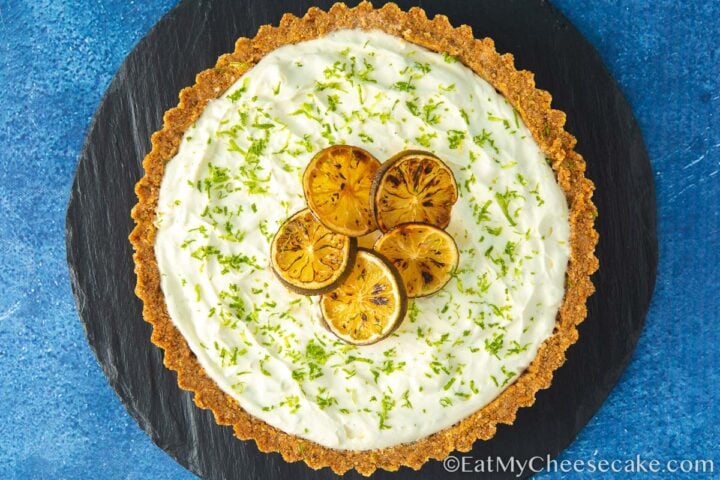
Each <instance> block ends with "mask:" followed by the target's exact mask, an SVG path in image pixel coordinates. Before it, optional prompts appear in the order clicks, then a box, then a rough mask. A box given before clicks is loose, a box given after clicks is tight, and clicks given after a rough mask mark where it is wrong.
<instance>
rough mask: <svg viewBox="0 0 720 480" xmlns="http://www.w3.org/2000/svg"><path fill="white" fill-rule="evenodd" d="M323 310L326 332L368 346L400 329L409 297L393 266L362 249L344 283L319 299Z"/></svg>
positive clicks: (349, 341)
mask: <svg viewBox="0 0 720 480" xmlns="http://www.w3.org/2000/svg"><path fill="white" fill-rule="evenodd" d="M320 309H321V311H322V315H323V319H324V320H325V324H326V326H327V328H328V329H329V330H330V331H331V332H333V333H334V334H335V335H337V336H338V337H339V338H340V339H342V340H345V341H346V342H348V343H352V344H355V345H369V344H371V343H375V342H377V341H379V340H382V339H383V338H385V337H387V336H388V335H390V334H391V333H392V332H393V331H394V330H395V329H396V328H397V327H398V325H400V323H401V322H402V319H403V318H404V317H405V312H406V311H407V296H406V294H405V288H404V287H403V284H402V280H401V279H400V276H399V275H398V272H397V270H396V269H395V267H393V266H392V264H390V263H389V262H388V261H387V260H385V259H384V258H382V257H381V256H379V255H377V254H375V253H373V252H371V251H369V250H365V249H359V250H358V253H357V257H356V259H355V264H354V266H353V267H352V271H351V272H350V274H349V275H348V277H347V278H346V279H345V281H344V282H343V283H342V284H341V285H340V286H339V287H337V288H336V289H335V290H333V291H331V292H328V293H326V294H324V295H323V296H322V297H320Z"/></svg>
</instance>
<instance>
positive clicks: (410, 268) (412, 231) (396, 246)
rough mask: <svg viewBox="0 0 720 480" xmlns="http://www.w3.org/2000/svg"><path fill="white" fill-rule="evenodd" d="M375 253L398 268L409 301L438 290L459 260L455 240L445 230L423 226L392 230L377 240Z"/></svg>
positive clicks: (406, 224) (405, 225)
mask: <svg viewBox="0 0 720 480" xmlns="http://www.w3.org/2000/svg"><path fill="white" fill-rule="evenodd" d="M375 250H376V251H377V252H379V253H380V254H382V255H383V256H384V257H385V258H387V259H388V260H389V261H390V262H391V263H392V264H393V265H395V267H396V268H397V269H398V271H399V272H400V276H401V277H402V279H403V283H404V284H405V289H406V290H407V294H408V297H410V298H415V297H424V296H426V295H430V294H433V293H435V292H437V291H438V290H440V289H441V288H442V287H443V286H445V284H446V283H447V282H448V281H449V280H450V277H451V276H452V273H453V271H454V270H455V268H456V267H457V264H458V259H459V255H458V249H457V245H455V240H453V238H452V237H451V236H450V235H448V234H447V233H446V232H445V231H444V230H442V229H440V228H437V227H434V226H432V225H428V224H424V223H405V224H402V225H398V226H397V227H395V228H392V229H391V230H389V231H388V232H387V233H385V234H384V235H383V236H382V237H380V238H379V239H378V241H377V242H376V243H375Z"/></svg>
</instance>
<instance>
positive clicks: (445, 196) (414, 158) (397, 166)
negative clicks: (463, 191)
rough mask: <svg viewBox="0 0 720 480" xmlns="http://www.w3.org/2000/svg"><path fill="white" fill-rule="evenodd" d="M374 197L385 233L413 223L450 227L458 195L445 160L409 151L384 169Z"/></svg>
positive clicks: (392, 160)
mask: <svg viewBox="0 0 720 480" xmlns="http://www.w3.org/2000/svg"><path fill="white" fill-rule="evenodd" d="M371 196H372V200H373V202H372V207H373V213H374V215H375V220H376V221H377V224H378V226H379V227H380V229H381V230H382V231H383V232H385V231H388V230H389V229H391V228H392V227H394V226H396V225H400V224H401V223H409V222H422V223H429V224H430V225H434V226H436V227H439V228H445V227H447V226H448V223H450V211H451V210H452V207H453V205H454V204H455V202H456V201H457V198H458V191H457V184H456V183H455V177H453V173H452V171H451V170H450V168H449V167H448V166H447V165H445V163H443V161H442V160H440V159H439V158H438V157H436V156H435V155H433V154H432V153H428V152H423V151H419V150H406V151H404V152H400V153H399V154H397V155H395V156H394V157H392V158H391V159H389V160H388V161H387V162H385V163H384V164H383V165H382V167H380V170H379V171H378V173H377V175H376V177H375V180H374V181H373V186H372V192H371Z"/></svg>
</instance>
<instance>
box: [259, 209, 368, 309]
mask: <svg viewBox="0 0 720 480" xmlns="http://www.w3.org/2000/svg"><path fill="white" fill-rule="evenodd" d="M356 250H357V241H356V240H355V239H354V238H350V237H348V236H346V235H342V234H339V233H335V232H333V231H331V230H329V229H328V228H326V227H325V226H324V225H323V224H322V223H320V222H318V220H317V219H316V218H315V216H314V215H313V214H312V212H311V211H310V210H308V209H305V210H301V211H300V212H298V213H296V214H295V215H293V216H292V217H290V218H289V219H288V220H286V221H285V223H283V224H282V225H281V226H280V229H279V230H278V231H277V233H276V234H275V238H273V240H272V243H271V245H270V263H271V265H272V269H273V271H274V272H275V274H276V275H277V277H278V278H279V279H280V281H281V282H282V283H283V284H285V286H287V287H288V288H289V289H291V290H293V291H295V292H297V293H302V294H305V295H317V294H321V293H323V292H327V291H330V290H332V289H333V288H335V286H337V285H338V284H339V283H340V282H341V281H342V280H343V279H344V278H345V276H347V274H348V273H350V267H351V266H352V261H353V259H354V256H355V251H356Z"/></svg>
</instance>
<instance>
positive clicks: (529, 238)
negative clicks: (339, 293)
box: [155, 30, 570, 450]
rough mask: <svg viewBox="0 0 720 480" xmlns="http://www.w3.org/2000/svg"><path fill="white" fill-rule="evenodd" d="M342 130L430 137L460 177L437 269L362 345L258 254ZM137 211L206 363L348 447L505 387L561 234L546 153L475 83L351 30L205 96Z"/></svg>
mask: <svg viewBox="0 0 720 480" xmlns="http://www.w3.org/2000/svg"><path fill="white" fill-rule="evenodd" d="M343 143H344V144H351V145H357V146H360V147H362V148H364V149H366V150H368V151H369V152H370V153H372V154H373V155H374V156H376V157H377V158H378V159H379V160H380V161H383V160H385V159H387V158H390V157H391V156H392V155H394V154H395V153H397V152H399V151H401V150H404V149H410V148H413V149H423V150H428V151H431V152H433V153H435V154H436V155H438V156H439V157H440V158H441V159H443V161H444V162H445V163H446V164H447V165H449V166H450V168H451V169H452V170H453V173H454V175H455V178H456V180H457V184H458V188H459V200H458V202H457V203H456V205H455V207H454V208H453V212H452V220H451V223H450V225H449V226H448V228H447V231H448V232H449V233H450V234H451V235H452V236H453V237H454V239H455V241H456V243H457V245H458V248H459V250H460V263H459V267H458V271H457V272H456V275H455V276H454V277H453V279H452V280H451V281H450V282H449V283H448V285H446V286H445V287H444V288H443V289H442V290H441V291H440V292H439V293H437V294H435V295H433V296H430V297H427V298H420V299H416V300H414V301H413V300H410V301H409V309H408V314H407V317H406V318H405V320H404V322H403V324H402V325H401V326H400V327H399V328H398V330H396V332H395V333H393V334H392V335H391V336H390V337H388V338H387V339H385V340H382V341H380V342H379V343H377V344H375V345H371V346H362V347H358V346H352V345H348V344H346V343H344V342H342V341H340V340H339V339H337V338H336V337H334V336H333V335H332V334H331V333H329V332H328V331H327V330H325V329H324V327H323V326H322V322H321V319H320V310H319V308H318V297H306V296H302V295H297V294H294V293H292V292H290V291H288V290H287V289H286V288H285V287H283V285H282V284H281V283H280V282H279V281H278V280H277V279H276V278H275V276H274V274H273V273H272V271H271V269H270V266H269V249H270V241H271V239H272V237H273V235H274V233H275V232H276V231H277V228H278V227H279V225H280V224H282V222H283V221H284V220H285V219H287V218H288V217H289V216H290V215H291V214H292V213H294V212H296V211H298V210H300V209H302V208H305V206H306V203H305V199H304V197H303V191H302V182H301V176H302V173H303V170H304V168H305V166H306V165H307V164H308V162H309V161H310V159H311V158H312V157H313V155H314V154H315V153H317V152H318V151H319V150H321V149H323V148H325V147H328V146H330V145H333V144H343ZM156 224H157V227H158V231H157V239H156V244H155V253H156V257H157V261H158V266H159V268H160V273H161V286H162V290H163V292H164V295H165V300H166V303H167V307H168V311H169V313H170V316H171V318H172V321H173V323H174V324H175V326H176V327H177V328H178V329H179V331H180V332H181V333H182V335H183V336H184V337H185V339H186V340H187V342H188V345H189V346H190V348H191V350H192V351H193V352H194V353H195V355H196V356H197V358H198V360H199V362H200V364H201V365H202V366H203V368H204V369H205V371H206V372H207V374H208V375H209V376H210V377H211V378H212V379H213V380H214V381H215V382H216V383H217V384H218V386H219V387H220V388H221V389H222V390H224V391H225V392H227V393H228V394H229V395H231V396H232V397H233V398H235V399H237V401H238V402H239V404H240V405H241V406H242V408H244V409H245V410H246V411H248V412H249V413H250V414H252V415H254V416H255V417H257V418H260V419H262V420H264V421H265V422H267V423H269V424H270V425H272V426H274V427H277V428H279V429H281V430H283V431H285V432H287V433H290V434H293V435H296V436H299V437H302V438H305V439H308V440H311V441H314V442H317V443H319V444H321V445H324V446H326V447H330V448H336V449H349V450H367V449H374V448H382V447H388V446H393V445H397V444H400V443H406V442H413V441H415V440H418V439H420V438H422V437H425V436H427V435H430V434H432V433H434V432H437V431H439V430H442V429H444V428H447V427H449V426H451V425H453V424H455V423H457V422H458V421H460V420H462V419H463V418H465V417H467V416H468V415H470V414H472V413H473V412H475V411H477V410H479V409H481V408H482V407H484V406H485V405H486V404H488V403H489V402H490V401H492V400H493V399H494V398H495V397H497V396H498V395H499V394H500V393H501V392H502V391H503V390H504V389H505V388H506V387H507V386H508V385H510V384H511V383H512V382H514V381H515V379H517V378H518V376H519V375H521V374H522V372H523V370H525V369H526V368H527V367H528V365H529V364H530V362H531V361H532V360H533V358H534V357H535V355H536V352H537V350H538V347H539V346H540V345H541V344H542V342H543V341H544V340H545V339H547V338H548V337H549V336H550V335H551V334H552V331H553V327H554V324H555V319H556V315H557V312H558V308H559V305H560V304H561V302H562V299H563V294H564V281H565V271H566V267H567V260H568V254H569V234H570V232H569V222H568V208H567V203H566V200H565V197H564V195H563V192H562V191H561V189H560V188H559V186H558V185H557V183H556V180H555V177H554V174H553V172H552V170H551V168H550V167H549V166H548V164H547V161H546V158H545V156H544V155H543V153H542V152H541V150H540V148H539V147H538V145H537V143H536V142H535V141H534V140H533V138H532V135H531V134H530V132H529V131H528V129H527V128H526V127H525V125H524V124H523V122H522V120H521V119H520V117H519V115H518V114H517V113H516V112H515V111H514V110H513V108H512V107H511V106H510V105H509V104H508V102H507V101H506V100H505V99H504V98H503V97H502V96H501V95H500V94H499V93H497V92H496V91H495V89H494V88H493V87H492V86H490V85H489V84H488V83H487V82H486V81H484V80H482V79H481V78H479V77H478V76H477V75H475V74H474V73H473V72H472V71H471V70H469V69H468V68H467V67H465V66H464V65H462V64H461V63H460V62H458V61H456V59H455V58H453V57H451V56H449V55H442V54H437V53H433V52H430V51H428V50H426V49H423V48H421V47H418V46H416V45H413V44H411V43H409V42H406V41H404V40H402V39H399V38H397V37H394V36H391V35H387V34H385V33H381V32H377V31H372V32H365V31H359V30H344V31H339V32H335V33H332V34H330V35H327V36H325V37H323V38H320V39H317V40H312V41H307V42H303V43H299V44H295V45H289V46H285V47H282V48H279V49H277V50H275V51H273V52H271V53H270V54H268V55H266V56H265V57H264V58H263V59H262V60H261V61H260V62H259V63H258V64H257V65H255V66H254V67H252V68H251V69H250V70H249V71H248V72H247V73H245V74H244V75H243V76H242V77H241V78H240V79H238V81H237V82H236V83H235V84H234V85H233V86H232V87H230V88H229V89H228V90H227V92H225V93H224V94H223V95H222V96H221V97H220V98H218V99H215V100H212V101H210V102H209V103H208V105H207V107H206V109H205V111H204V112H203V114H202V116H201V117H200V118H199V119H198V121H197V122H196V123H195V124H194V125H193V126H192V127H191V128H190V129H189V130H188V131H187V132H186V133H185V135H184V138H183V141H182V143H181V146H180V149H179V151H178V153H177V155H176V156H175V157H174V158H173V159H172V160H171V161H170V162H169V163H168V164H167V166H166V170H165V176H164V178H163V182H162V187H161V190H160V198H159V203H158V213H157V220H156Z"/></svg>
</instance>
